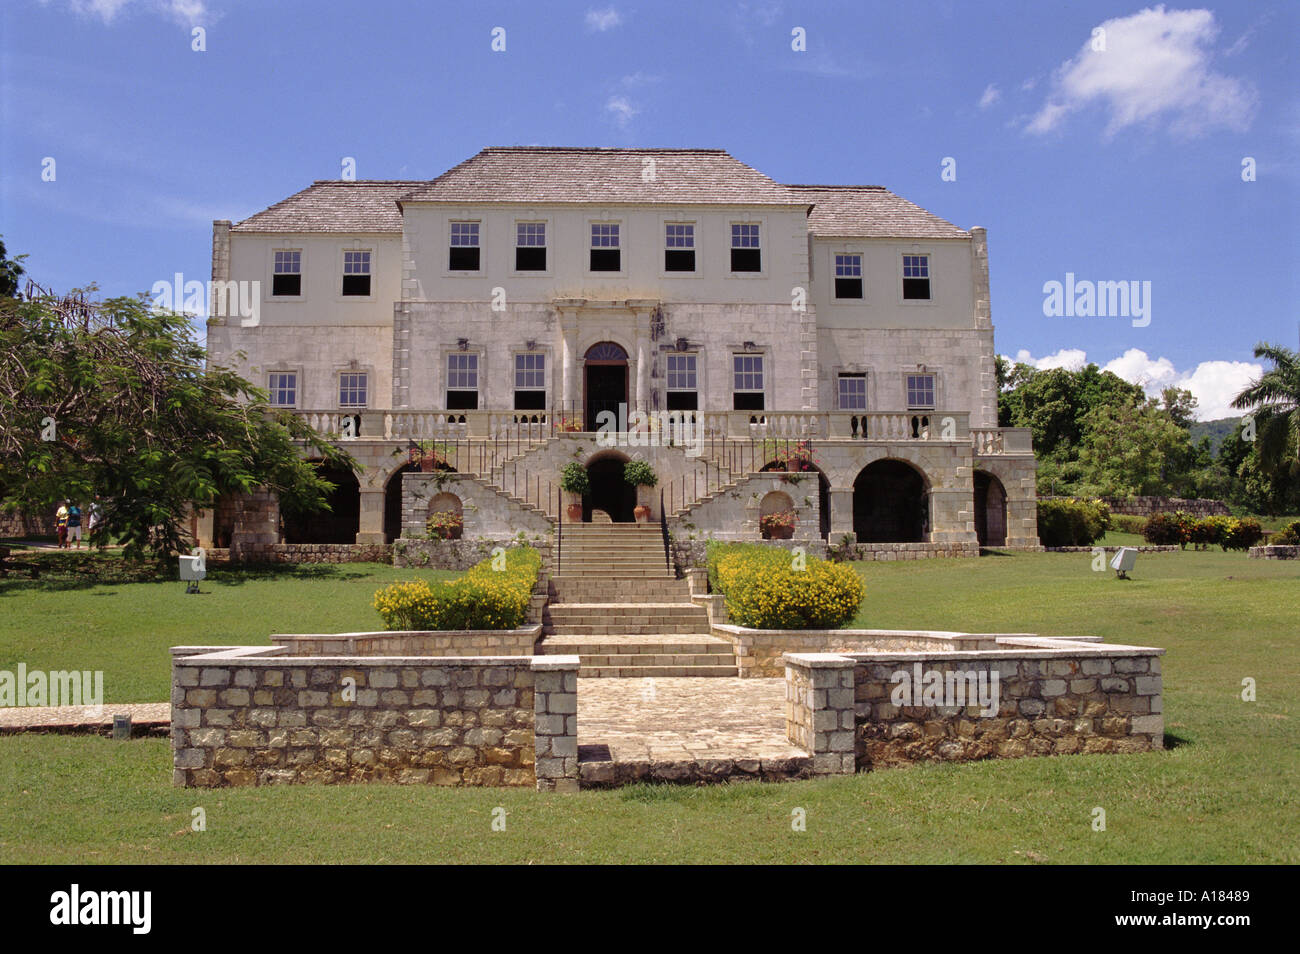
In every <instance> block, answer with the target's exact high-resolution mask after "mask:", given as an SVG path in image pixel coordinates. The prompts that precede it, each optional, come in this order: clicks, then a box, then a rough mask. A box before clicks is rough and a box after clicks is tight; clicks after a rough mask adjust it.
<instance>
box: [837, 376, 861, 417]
mask: <svg viewBox="0 0 1300 954" xmlns="http://www.w3.org/2000/svg"><path fill="white" fill-rule="evenodd" d="M839 404H840V410H841V411H865V410H866V409H867V376H866V375H865V374H860V373H856V374H855V373H847V374H841V375H840V393H839Z"/></svg>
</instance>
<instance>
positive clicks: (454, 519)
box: [424, 510, 465, 540]
mask: <svg viewBox="0 0 1300 954" xmlns="http://www.w3.org/2000/svg"><path fill="white" fill-rule="evenodd" d="M424 528H425V530H426V531H428V534H429V539H430V540H459V539H460V538H461V534H463V533H464V532H465V518H464V517H462V516H461V514H459V513H458V512H457V511H455V510H435V511H434V512H433V513H431V514H429V519H428V520H427V521H426V522H425V525H424Z"/></svg>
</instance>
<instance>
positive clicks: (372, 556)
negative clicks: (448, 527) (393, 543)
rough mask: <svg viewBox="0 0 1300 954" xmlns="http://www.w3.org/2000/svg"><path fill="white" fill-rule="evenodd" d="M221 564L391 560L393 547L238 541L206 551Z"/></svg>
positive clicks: (210, 560) (379, 544)
mask: <svg viewBox="0 0 1300 954" xmlns="http://www.w3.org/2000/svg"><path fill="white" fill-rule="evenodd" d="M204 552H205V553H206V555H207V557H206V558H207V561H208V563H211V564H219V563H388V562H390V561H391V560H392V548H391V547H390V546H389V545H388V544H384V543H246V544H240V543H236V544H234V545H233V546H231V547H230V548H213V549H210V550H205V551H204Z"/></svg>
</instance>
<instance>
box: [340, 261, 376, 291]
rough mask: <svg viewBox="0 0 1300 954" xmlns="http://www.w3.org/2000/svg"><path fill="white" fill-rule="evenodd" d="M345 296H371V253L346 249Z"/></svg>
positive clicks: (344, 270)
mask: <svg viewBox="0 0 1300 954" xmlns="http://www.w3.org/2000/svg"><path fill="white" fill-rule="evenodd" d="M343 294H345V295H362V296H367V295H369V294H370V253H369V252H363V251H356V250H354V249H344V251H343Z"/></svg>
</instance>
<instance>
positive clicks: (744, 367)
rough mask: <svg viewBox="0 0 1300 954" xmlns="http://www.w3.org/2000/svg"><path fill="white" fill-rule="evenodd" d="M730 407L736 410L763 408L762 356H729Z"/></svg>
mask: <svg viewBox="0 0 1300 954" xmlns="http://www.w3.org/2000/svg"><path fill="white" fill-rule="evenodd" d="M731 362H732V363H731V371H732V375H731V381H732V383H731V390H732V408H733V409H734V410H737V411H761V410H763V356H762V355H761V354H736V355H732V356H731Z"/></svg>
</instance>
